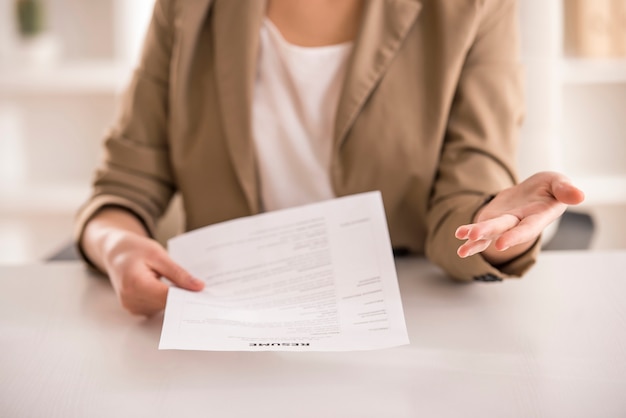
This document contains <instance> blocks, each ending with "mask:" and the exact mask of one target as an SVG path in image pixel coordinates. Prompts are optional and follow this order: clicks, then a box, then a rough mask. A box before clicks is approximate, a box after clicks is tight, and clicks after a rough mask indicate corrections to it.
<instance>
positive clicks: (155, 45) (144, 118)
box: [75, 0, 175, 242]
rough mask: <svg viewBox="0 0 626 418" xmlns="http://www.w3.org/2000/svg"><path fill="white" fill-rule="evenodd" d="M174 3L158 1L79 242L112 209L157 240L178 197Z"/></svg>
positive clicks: (84, 210) (84, 211)
mask: <svg viewBox="0 0 626 418" xmlns="http://www.w3.org/2000/svg"><path fill="white" fill-rule="evenodd" d="M172 9H173V2H172V1H170V0H157V2H156V4H155V7H154V11H153V15H152V20H151V22H150V25H149V27H148V31H147V34H146V38H145V41H144V46H143V51H142V54H141V58H140V61H139V64H138V66H137V68H136V70H135V72H134V74H133V77H132V80H131V82H130V84H129V86H128V88H127V90H126V91H125V94H124V96H123V99H122V103H121V110H120V113H119V116H118V117H117V121H116V123H115V124H114V126H113V128H112V129H111V131H110V132H109V134H108V135H107V137H106V138H105V141H104V155H103V159H102V162H101V164H100V166H99V168H98V169H97V171H96V174H95V178H94V180H93V188H92V194H91V196H90V198H89V199H88V201H87V202H86V203H85V204H84V205H83V206H82V207H81V209H80V210H79V212H78V215H77V219H76V223H75V238H76V241H77V242H80V238H81V236H82V233H83V231H84V228H85V225H86V223H87V222H88V221H89V219H91V218H92V217H93V216H94V214H96V213H97V212H98V211H99V210H100V209H102V208H103V207H106V206H116V207H121V208H124V209H126V210H128V211H130V212H131V213H133V214H134V215H136V216H137V217H138V218H139V219H140V220H141V221H142V222H143V224H144V226H145V227H146V230H147V231H148V233H149V234H151V235H153V232H154V228H155V223H156V220H157V219H158V218H159V217H160V216H161V215H162V214H163V212H164V211H165V209H166V208H167V205H168V204H169V201H170V199H171V198H172V195H173V194H174V192H175V183H174V178H173V174H172V168H171V165H170V158H169V153H168V141H167V137H168V92H169V84H170V83H169V77H170V65H171V56H172V49H173V43H174V16H173V14H174V13H173V11H172Z"/></svg>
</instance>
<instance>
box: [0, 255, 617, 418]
mask: <svg viewBox="0 0 626 418" xmlns="http://www.w3.org/2000/svg"><path fill="white" fill-rule="evenodd" d="M624 261H626V252H624V251H619V252H611V253H575V252H564V253H544V254H542V255H541V257H540V260H539V263H538V264H537V266H536V267H535V268H534V269H533V270H532V271H531V272H530V273H529V274H528V276H527V277H526V278H525V279H523V280H512V281H507V282H505V283H475V284H459V283H454V282H452V281H450V280H448V279H446V278H445V277H443V276H442V274H441V272H440V271H439V270H438V269H437V268H435V267H434V266H432V265H430V264H429V263H427V262H426V261H425V260H423V259H399V260H398V261H397V268H398V274H399V281H400V291H401V293H402V299H403V304H404V310H405V316H406V322H407V327H408V330H409V337H410V339H411V345H409V346H404V347H398V348H394V349H387V350H379V351H369V352H351V353H271V352H270V353H242V352H193V351H158V350H157V345H158V340H159V336H160V331H161V324H162V316H160V317H155V318H151V319H148V320H143V319H140V318H135V317H132V316H130V315H129V314H126V313H125V312H124V311H122V310H121V308H120V307H119V306H118V303H117V301H116V299H115V296H114V294H113V291H112V289H111V287H110V285H109V283H108V282H107V281H106V280H105V279H101V278H97V277H90V275H89V274H88V273H87V271H86V269H85V268H84V267H83V266H82V265H81V264H78V263H55V264H41V265H27V266H3V267H0V416H4V417H26V416H28V417H30V416H37V417H38V416H46V417H64V418H65V417H111V416H133V417H150V418H154V417H160V416H176V417H184V416H212V417H230V416H256V417H264V416H268V417H416V416H423V417H447V416H465V417H529V416H532V417H626V396H625V394H624V391H625V389H626V280H624V275H625V274H624V266H623V265H624Z"/></svg>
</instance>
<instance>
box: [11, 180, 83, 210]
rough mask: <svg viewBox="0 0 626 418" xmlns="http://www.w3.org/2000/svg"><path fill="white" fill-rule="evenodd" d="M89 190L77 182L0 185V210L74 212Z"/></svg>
mask: <svg viewBox="0 0 626 418" xmlns="http://www.w3.org/2000/svg"><path fill="white" fill-rule="evenodd" d="M89 192H90V189H89V186H87V185H78V184H23V185H12V186H1V185H0V212H5V213H31V212H46V213H59V212H65V213H74V212H76V211H77V210H78V208H79V206H80V205H81V204H83V203H84V202H85V201H86V199H87V197H88V196H89Z"/></svg>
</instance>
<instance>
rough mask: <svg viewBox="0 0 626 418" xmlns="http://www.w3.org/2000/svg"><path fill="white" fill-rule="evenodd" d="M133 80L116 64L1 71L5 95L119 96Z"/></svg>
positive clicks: (0, 82) (0, 87) (0, 83)
mask: <svg viewBox="0 0 626 418" xmlns="http://www.w3.org/2000/svg"><path fill="white" fill-rule="evenodd" d="M130 76H131V69H129V68H128V66H127V65H123V64H119V63H116V62H113V61H110V62H107V61H85V62H68V63H59V64H58V65H50V66H45V67H28V66H21V67H19V68H18V67H0V93H2V94H13V95H15V94H117V93H119V92H120V91H121V90H122V89H123V88H124V87H125V85H126V84H127V83H128V80H129V79H130Z"/></svg>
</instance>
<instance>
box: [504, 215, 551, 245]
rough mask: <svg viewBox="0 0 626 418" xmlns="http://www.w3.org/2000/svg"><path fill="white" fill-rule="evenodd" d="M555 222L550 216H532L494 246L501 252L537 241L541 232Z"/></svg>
mask: <svg viewBox="0 0 626 418" xmlns="http://www.w3.org/2000/svg"><path fill="white" fill-rule="evenodd" d="M552 221H553V218H551V217H549V216H540V215H532V216H528V217H526V218H524V219H523V220H522V221H521V222H520V223H519V224H518V225H517V226H516V227H515V228H512V229H510V230H509V231H506V232H505V233H503V234H502V235H501V236H500V237H499V238H498V239H496V241H495V243H494V245H495V248H496V249H497V250H499V251H505V250H507V249H509V248H511V247H514V246H516V245H519V244H524V243H526V242H530V241H535V240H536V239H537V237H538V236H539V235H540V234H541V232H542V231H543V230H544V229H545V228H546V227H547V226H548V225H549V224H550V223H551V222H552Z"/></svg>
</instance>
